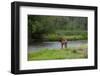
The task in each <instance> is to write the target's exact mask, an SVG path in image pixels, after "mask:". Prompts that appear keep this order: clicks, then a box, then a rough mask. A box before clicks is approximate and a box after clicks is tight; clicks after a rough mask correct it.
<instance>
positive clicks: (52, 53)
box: [28, 45, 88, 61]
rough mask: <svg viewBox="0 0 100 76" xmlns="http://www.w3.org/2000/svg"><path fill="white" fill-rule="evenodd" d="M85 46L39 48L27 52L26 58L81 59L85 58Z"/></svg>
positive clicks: (30, 59)
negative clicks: (35, 50) (38, 49)
mask: <svg viewBox="0 0 100 76" xmlns="http://www.w3.org/2000/svg"><path fill="white" fill-rule="evenodd" d="M87 57H88V56H87V46H86V45H85V46H80V47H78V48H64V49H41V50H40V51H37V52H29V53H28V60H29V61H32V60H55V59H83V58H87Z"/></svg>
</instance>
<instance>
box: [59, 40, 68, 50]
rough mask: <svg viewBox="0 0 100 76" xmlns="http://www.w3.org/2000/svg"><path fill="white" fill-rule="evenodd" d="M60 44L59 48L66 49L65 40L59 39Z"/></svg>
mask: <svg viewBox="0 0 100 76" xmlns="http://www.w3.org/2000/svg"><path fill="white" fill-rule="evenodd" d="M60 43H61V48H64V47H65V48H67V43H68V41H67V39H64V38H61V39H60Z"/></svg>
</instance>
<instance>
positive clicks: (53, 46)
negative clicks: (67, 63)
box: [28, 40, 87, 52]
mask: <svg viewBox="0 0 100 76" xmlns="http://www.w3.org/2000/svg"><path fill="white" fill-rule="evenodd" d="M84 44H87V41H86V40H77V41H68V44H67V47H79V46H81V45H84ZM42 48H48V49H59V48H61V43H60V42H41V43H33V44H32V45H29V46H28V51H29V52H32V51H38V50H39V49H42Z"/></svg>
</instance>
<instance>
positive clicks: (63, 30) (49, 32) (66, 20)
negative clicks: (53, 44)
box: [28, 15, 87, 42]
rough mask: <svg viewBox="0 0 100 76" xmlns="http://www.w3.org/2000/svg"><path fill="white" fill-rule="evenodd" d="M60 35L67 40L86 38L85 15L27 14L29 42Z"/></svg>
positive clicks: (54, 37) (52, 39)
mask: <svg viewBox="0 0 100 76" xmlns="http://www.w3.org/2000/svg"><path fill="white" fill-rule="evenodd" d="M46 36H48V37H46ZM50 36H51V37H50ZM61 36H62V37H63V36H64V37H66V38H68V39H69V40H77V39H87V17H71V16H42V15H28V38H29V42H30V41H31V40H32V39H38V40H43V39H44V38H45V37H46V38H48V39H47V40H51V41H55V40H59V37H61ZM76 36H78V37H76Z"/></svg>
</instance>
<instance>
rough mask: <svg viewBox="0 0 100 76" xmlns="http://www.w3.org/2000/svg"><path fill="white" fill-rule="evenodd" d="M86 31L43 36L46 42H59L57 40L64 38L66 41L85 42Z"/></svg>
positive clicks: (58, 32)
mask: <svg viewBox="0 0 100 76" xmlns="http://www.w3.org/2000/svg"><path fill="white" fill-rule="evenodd" d="M87 36H88V35H87V32H86V31H57V32H55V33H52V34H47V35H45V36H44V38H46V39H47V40H48V41H59V39H61V38H64V39H67V40H87Z"/></svg>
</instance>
